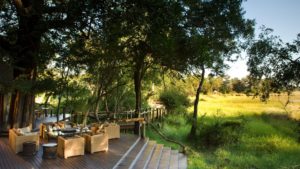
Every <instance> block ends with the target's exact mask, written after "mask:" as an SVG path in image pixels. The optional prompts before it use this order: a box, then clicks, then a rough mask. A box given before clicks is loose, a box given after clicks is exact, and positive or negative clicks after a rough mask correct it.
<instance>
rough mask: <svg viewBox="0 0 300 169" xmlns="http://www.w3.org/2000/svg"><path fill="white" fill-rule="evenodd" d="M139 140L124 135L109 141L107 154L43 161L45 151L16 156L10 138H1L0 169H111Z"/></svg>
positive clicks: (132, 136) (98, 153) (99, 153)
mask: <svg viewBox="0 0 300 169" xmlns="http://www.w3.org/2000/svg"><path fill="white" fill-rule="evenodd" d="M137 140H138V136H135V135H130V134H122V135H121V138H120V139H112V140H109V150H108V151H107V152H97V153H94V154H89V153H86V154H85V155H83V156H75V157H69V158H68V159H64V158H60V157H57V158H56V159H43V158H42V155H43V152H42V151H43V150H42V147H41V146H40V149H39V151H38V152H37V154H36V155H34V156H23V155H22V154H21V153H19V154H15V153H13V151H12V149H11V148H10V147H9V145H8V138H7V137H1V138H0V168H1V169H2V168H3V169H33V168H36V169H39V168H43V169H48V168H49V169H55V168H66V169H67V168H70V169H85V168H86V169H94V168H97V169H110V168H113V167H114V165H115V164H116V163H117V162H118V161H119V160H120V159H121V158H122V156H123V155H124V154H125V153H126V152H127V150H128V149H129V148H130V147H131V146H132V145H133V144H134V143H135V142H136V141H137Z"/></svg>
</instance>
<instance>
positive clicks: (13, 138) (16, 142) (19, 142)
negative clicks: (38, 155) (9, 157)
mask: <svg viewBox="0 0 300 169" xmlns="http://www.w3.org/2000/svg"><path fill="white" fill-rule="evenodd" d="M8 138H9V139H8V140H9V145H10V147H11V148H12V149H13V151H14V152H15V153H19V152H22V151H23V143H24V142H28V141H34V142H36V151H37V150H38V149H39V134H38V133H26V134H23V135H20V134H18V133H17V132H16V130H15V129H10V130H9V136H8Z"/></svg>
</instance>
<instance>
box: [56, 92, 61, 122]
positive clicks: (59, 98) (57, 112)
mask: <svg viewBox="0 0 300 169" xmlns="http://www.w3.org/2000/svg"><path fill="white" fill-rule="evenodd" d="M60 102H61V94H60V95H59V96H58V104H57V111H56V121H57V122H58V121H59V111H60Z"/></svg>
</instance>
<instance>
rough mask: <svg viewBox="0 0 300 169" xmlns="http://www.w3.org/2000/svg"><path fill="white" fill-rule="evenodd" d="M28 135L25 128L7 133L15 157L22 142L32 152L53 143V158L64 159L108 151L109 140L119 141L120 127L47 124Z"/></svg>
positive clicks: (112, 125)
mask: <svg viewBox="0 0 300 169" xmlns="http://www.w3.org/2000/svg"><path fill="white" fill-rule="evenodd" d="M30 131H31V130H30V128H29V127H26V128H20V129H11V130H10V131H9V144H10V147H11V148H12V149H13V151H14V152H15V153H19V152H22V151H23V143H24V142H28V141H34V142H36V151H38V149H39V146H40V145H39V144H40V142H42V143H48V142H54V143H57V155H58V156H59V157H61V158H65V159H66V158H68V157H72V156H78V155H84V154H85V152H88V153H91V154H93V153H95V152H101V151H108V148H109V139H117V138H120V126H119V125H118V124H115V123H103V124H98V123H97V124H96V123H94V124H91V125H89V126H86V127H83V126H81V125H76V124H74V123H71V122H58V123H54V122H47V123H41V124H40V127H39V132H30ZM41 146H42V145H41Z"/></svg>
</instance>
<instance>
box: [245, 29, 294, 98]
mask: <svg viewBox="0 0 300 169" xmlns="http://www.w3.org/2000/svg"><path fill="white" fill-rule="evenodd" d="M272 32H273V30H272V29H270V28H266V27H262V32H261V34H260V35H259V38H258V39H255V40H253V42H252V43H251V44H250V47H249V48H248V50H247V53H248V62H247V64H248V70H249V72H250V75H251V82H252V85H253V86H254V87H255V88H256V95H259V96H260V97H261V98H262V100H263V101H266V100H267V99H268V98H269V94H270V93H271V92H279V91H287V92H291V91H293V90H294V89H295V88H297V87H299V84H300V79H299V74H300V60H299V58H300V57H299V50H300V47H299V45H300V36H299V35H298V37H297V39H296V40H295V41H294V42H292V43H283V42H282V40H281V39H279V37H278V36H274V35H272ZM262 79H263V81H262V83H260V80H262Z"/></svg>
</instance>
